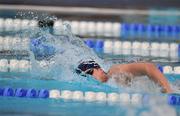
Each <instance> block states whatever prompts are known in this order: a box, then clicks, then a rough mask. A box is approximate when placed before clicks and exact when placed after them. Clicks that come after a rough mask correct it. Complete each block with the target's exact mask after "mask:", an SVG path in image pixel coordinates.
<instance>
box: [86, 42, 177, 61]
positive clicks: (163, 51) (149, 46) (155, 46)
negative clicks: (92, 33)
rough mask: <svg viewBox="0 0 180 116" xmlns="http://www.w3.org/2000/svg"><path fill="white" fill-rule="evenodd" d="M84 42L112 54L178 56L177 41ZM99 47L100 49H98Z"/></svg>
mask: <svg viewBox="0 0 180 116" xmlns="http://www.w3.org/2000/svg"><path fill="white" fill-rule="evenodd" d="M85 44H86V45H87V46H88V47H90V48H92V49H94V50H95V51H97V52H101V53H108V54H114V55H135V56H152V57H169V58H173V59H178V58H179V57H180V44H178V43H165V42H162V43H159V42H151V43H150V42H139V41H134V42H130V41H119V40H102V39H99V40H95V39H86V40H85ZM99 49H102V51H98V50H99Z"/></svg>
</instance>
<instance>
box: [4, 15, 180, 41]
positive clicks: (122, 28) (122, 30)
mask: <svg viewBox="0 0 180 116" xmlns="http://www.w3.org/2000/svg"><path fill="white" fill-rule="evenodd" d="M64 22H68V23H69V24H70V25H71V28H72V32H73V33H74V34H77V35H81V36H96V37H97V36H98V37H116V38H119V37H121V38H123V39H136V38H140V39H149V40H153V39H156V40H158V39H161V40H162V39H163V40H168V41H171V40H172V39H173V40H178V38H179V37H180V34H179V33H180V26H179V25H154V24H137V23H131V24H127V23H120V22H110V21H106V22H103V21H98V22H95V21H76V20H73V21H68V20H60V19H58V20H55V21H50V20H49V21H48V20H47V21H46V20H41V21H38V20H28V19H11V18H6V19H3V18H0V31H19V30H22V29H30V28H33V27H38V26H39V27H44V26H53V32H54V34H62V32H61V31H62V27H63V23H64Z"/></svg>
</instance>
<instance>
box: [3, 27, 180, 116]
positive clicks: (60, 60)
mask: <svg viewBox="0 0 180 116" xmlns="http://www.w3.org/2000/svg"><path fill="white" fill-rule="evenodd" d="M64 31H65V32H66V33H65V35H63V36H60V37H58V36H53V35H51V34H49V33H46V32H39V31H38V32H36V30H32V31H31V30H29V31H28V32H29V33H30V34H29V33H28V36H30V38H31V40H32V38H37V35H38V36H41V38H40V40H41V41H42V43H43V44H44V45H49V46H53V47H54V48H55V49H56V51H55V55H50V57H41V58H38V57H36V55H35V54H34V53H33V50H29V51H28V52H29V54H30V55H29V60H30V61H31V63H32V70H31V72H29V73H22V74H21V73H12V72H7V73H1V74H0V75H1V76H0V83H1V86H0V87H11V88H14V89H15V88H26V89H29V88H34V89H48V90H52V89H58V90H71V91H75V90H80V91H83V92H86V91H93V92H105V93H111V92H129V91H126V90H125V89H124V88H120V87H117V86H113V85H112V84H111V83H110V84H102V83H100V82H98V81H96V80H94V79H92V78H83V77H80V76H77V74H74V72H73V70H74V68H75V67H76V66H77V63H78V61H79V60H84V59H87V58H92V59H95V60H96V61H98V63H100V65H102V67H103V68H105V69H107V68H108V67H109V64H108V65H107V64H106V63H105V62H104V61H103V60H102V59H100V58H98V56H97V55H96V54H95V53H94V52H93V51H92V50H90V49H89V48H88V47H87V46H85V45H84V42H83V41H82V40H80V39H78V38H76V37H75V36H74V35H72V33H71V32H70V31H69V30H68V28H65V30H64ZM31 32H32V33H31ZM37 33H38V34H37ZM21 34H22V33H21ZM40 53H41V52H40ZM43 58H44V59H43ZM41 60H45V61H49V62H50V63H48V64H47V66H45V67H40V66H39V65H38V63H37V62H38V61H41ZM166 76H167V78H168V80H169V81H170V82H171V83H172V86H173V87H174V88H175V91H176V92H177V93H179V83H180V78H179V75H173V74H170V75H166ZM144 87H145V88H146V86H144ZM134 89H136V88H134ZM131 92H132V91H131ZM140 94H143V95H144V94H147V95H148V96H150V99H149V100H148V101H147V102H145V103H143V104H136V105H133V104H123V103H119V102H115V103H111V102H106V101H105V102H95V101H94V102H87V101H73V100H65V99H50V98H47V99H40V98H16V97H0V99H1V102H0V115H3V116H8V115H11V116H12V115H15V116H17V115H25V116H31V115H47V116H48V115H58V116H59V115H60V116H61V115H62V116H63V115H65V116H67V115H89V116H92V115H98V116H109V115H115V116H116V115H117V116H119V115H123V116H139V115H140V116H151V115H159V116H161V115H162V116H164V115H167V116H169V115H171V116H179V114H180V113H179V112H180V111H179V106H177V105H176V106H172V105H168V103H167V100H166V97H165V95H164V94H161V93H160V92H158V93H157V92H155V93H148V92H144V91H143V92H140ZM164 111H166V114H164Z"/></svg>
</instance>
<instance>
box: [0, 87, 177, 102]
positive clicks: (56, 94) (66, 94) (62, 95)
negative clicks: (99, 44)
mask: <svg viewBox="0 0 180 116" xmlns="http://www.w3.org/2000/svg"><path fill="white" fill-rule="evenodd" d="M0 96H4V97H20V98H44V99H45V98H52V99H66V100H78V101H87V102H95V101H96V102H97V101H101V102H116V103H117V102H121V103H125V104H134V105H137V104H143V103H148V100H149V99H147V95H142V94H139V93H134V94H129V93H105V92H93V91H86V92H82V91H70V90H62V91H59V90H56V89H54V90H46V89H40V90H36V89H32V88H31V89H23V88H17V89H12V88H9V87H6V88H0ZM161 97H163V96H161ZM165 97H166V100H167V101H166V102H167V103H168V104H170V105H180V95H177V94H171V95H166V96H165Z"/></svg>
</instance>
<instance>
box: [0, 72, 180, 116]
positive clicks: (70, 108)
mask: <svg viewBox="0 0 180 116" xmlns="http://www.w3.org/2000/svg"><path fill="white" fill-rule="evenodd" d="M170 76H172V75H169V76H168V77H169V78H171V77H170ZM8 77H9V78H8ZM173 77H174V78H175V79H176V81H180V78H179V76H178V75H176V76H175V75H173ZM171 82H172V83H173V82H174V81H171ZM0 83H1V87H12V88H35V89H48V90H51V89H59V90H81V91H96V92H97V91H104V92H107V93H109V92H118V90H117V89H116V88H113V87H110V86H107V85H105V84H100V83H97V82H94V81H92V80H91V81H89V82H86V83H77V82H68V81H66V82H65V81H57V80H40V79H31V78H30V77H26V76H25V75H24V76H22V77H20V76H19V77H16V78H13V77H11V76H6V77H1V78H0ZM147 94H148V93H147ZM159 95H160V96H161V94H159ZM151 96H153V95H152V94H151ZM160 96H159V98H158V99H161V97H160ZM0 99H1V102H0V115H3V116H18V115H24V116H32V115H47V116H50V115H61V116H67V115H84V114H86V115H88V116H92V115H98V116H109V115H112V114H113V115H114V116H119V115H123V116H129V115H131V113H132V115H134V116H136V115H140V114H142V112H148V111H149V110H151V107H155V105H157V106H158V107H159V108H161V105H167V103H163V102H160V103H161V104H160V106H159V104H158V102H159V100H157V101H156V102H157V104H155V105H154V104H153V106H152V105H151V104H150V105H149V104H142V105H138V106H133V105H124V104H121V103H108V102H84V101H72V100H63V99H49V98H48V99H38V98H15V97H0ZM167 106H168V107H170V108H171V107H172V106H169V105H167ZM173 107H174V106H173ZM179 108H180V107H179V106H176V107H174V108H173V109H176V112H177V113H180V112H179ZM162 110H163V109H162ZM167 112H168V109H167ZM177 116H178V115H177Z"/></svg>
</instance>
